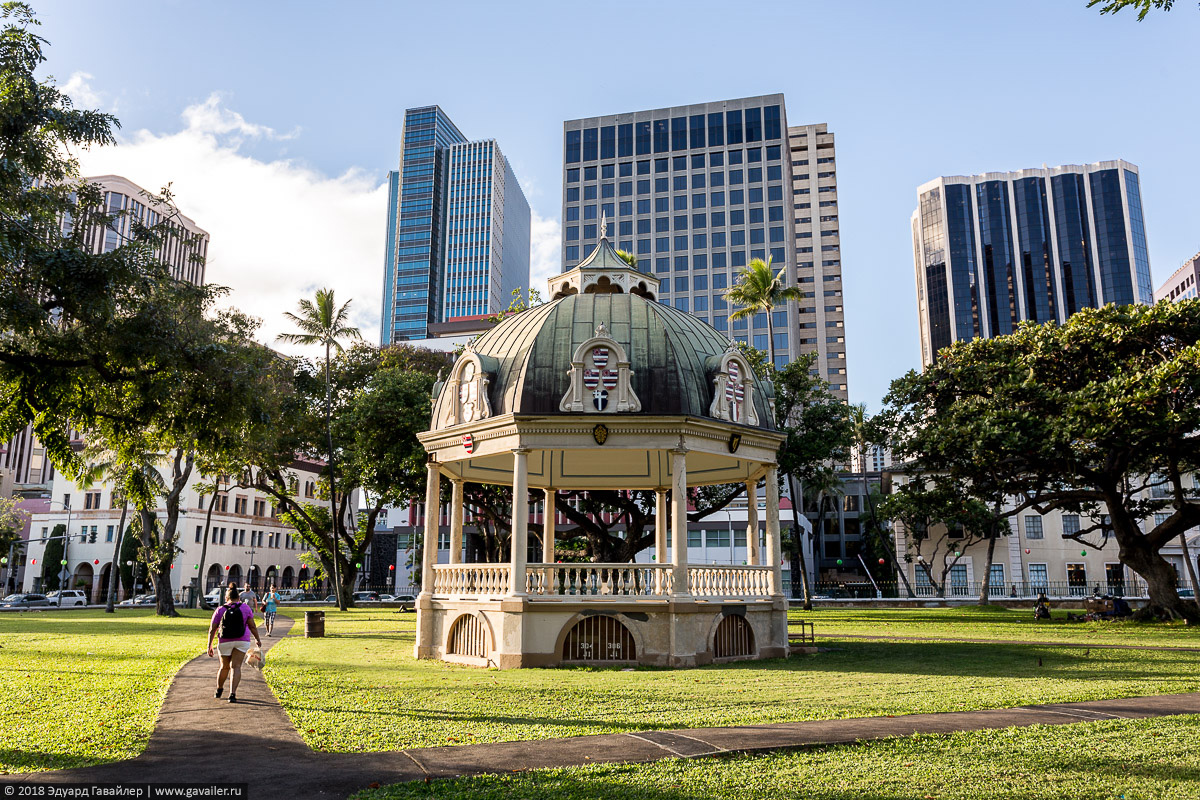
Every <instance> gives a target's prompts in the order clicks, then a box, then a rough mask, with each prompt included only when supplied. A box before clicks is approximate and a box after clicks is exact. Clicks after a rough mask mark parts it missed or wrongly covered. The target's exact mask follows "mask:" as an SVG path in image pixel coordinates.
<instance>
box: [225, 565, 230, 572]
mask: <svg viewBox="0 0 1200 800" xmlns="http://www.w3.org/2000/svg"><path fill="white" fill-rule="evenodd" d="M225 571H226V572H229V565H228V564H226V565H225Z"/></svg>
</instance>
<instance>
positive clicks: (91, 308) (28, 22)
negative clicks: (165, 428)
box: [0, 3, 216, 477]
mask: <svg viewBox="0 0 1200 800" xmlns="http://www.w3.org/2000/svg"><path fill="white" fill-rule="evenodd" d="M0 17H2V18H3V19H5V20H6V21H7V24H6V25H5V27H4V30H3V32H2V34H0V86H2V89H3V91H0V118H3V119H4V121H5V122H4V130H3V133H2V134H0V161H2V162H3V164H4V165H5V167H4V169H3V170H0V242H3V243H4V246H3V248H0V331H3V332H4V336H3V337H2V338H0V438H7V437H8V436H10V435H11V434H12V433H14V432H15V431H17V430H19V429H20V428H22V427H24V426H25V425H27V424H30V423H32V425H33V428H34V432H35V434H36V435H37V437H38V439H39V440H40V441H41V442H42V444H43V445H44V446H45V447H46V450H47V453H48V455H49V457H50V458H51V460H52V461H53V462H54V463H55V465H56V466H58V467H59V468H60V469H62V470H63V471H64V473H66V474H67V475H68V476H69V477H75V476H76V475H77V473H78V470H79V469H80V468H81V466H82V465H81V464H80V463H79V457H78V454H76V453H75V452H74V451H73V450H72V448H71V438H72V437H71V432H72V431H87V430H88V429H90V428H91V427H93V425H94V424H95V423H96V422H97V421H98V420H106V421H107V424H108V426H109V427H110V428H111V429H114V430H119V431H120V432H122V433H126V432H137V431H138V430H140V429H141V428H142V427H143V426H144V422H145V417H146V415H147V414H148V413H151V412H152V411H153V410H154V409H155V407H156V406H157V404H158V403H159V402H160V401H161V400H162V397H163V394H162V392H163V391H164V389H163V385H164V383H166V382H165V381H163V380H162V375H163V372H164V369H165V367H166V366H167V365H174V364H176V363H177V361H176V358H177V357H178V356H179V355H180V353H179V347H178V344H177V343H176V342H175V341H174V331H173V330H172V329H171V326H170V325H169V324H164V323H166V322H167V321H169V318H170V316H171V313H170V312H171V311H172V310H174V309H176V308H178V307H180V306H188V305H194V304H195V303H197V302H200V301H201V300H202V299H203V298H206V297H211V296H214V295H215V294H216V290H215V289H212V288H207V287H196V286H190V285H186V284H179V283H177V282H175V281H173V280H172V279H171V276H170V273H169V271H168V269H167V267H166V266H165V265H164V264H163V263H162V259H161V257H160V248H161V246H162V245H163V243H164V242H166V241H167V240H168V239H172V240H173V241H175V242H178V244H179V246H180V247H183V248H185V249H186V250H188V251H191V252H197V251H196V249H195V239H194V238H189V237H187V236H186V235H183V234H181V230H182V229H181V227H180V226H179V225H178V224H176V223H175V220H174V217H173V216H172V215H171V214H164V215H163V218H162V219H161V220H160V221H159V222H158V223H156V224H155V225H153V226H147V225H144V224H142V222H141V221H140V220H137V219H131V221H130V223H131V224H130V225H129V226H128V227H129V229H130V231H131V232H130V233H129V234H128V235H127V236H126V237H125V239H123V240H122V241H121V243H120V246H118V247H117V248H116V249H114V250H112V251H110V252H107V253H95V252H93V251H92V248H91V247H90V242H89V241H87V239H88V237H89V236H91V235H92V234H93V233H94V231H95V230H96V229H97V228H100V229H104V228H105V227H109V228H111V229H114V230H116V229H125V228H126V227H127V226H125V225H118V224H117V223H118V222H119V221H120V220H119V219H118V218H119V217H121V216H125V215H127V214H129V213H130V212H125V211H123V212H119V213H117V214H109V213H108V212H107V211H106V209H105V208H104V207H103V202H102V200H103V198H102V196H101V194H100V191H99V189H98V188H97V187H96V186H94V185H92V184H89V183H87V182H86V181H84V180H83V179H82V178H81V177H80V174H79V165H78V162H77V160H76V158H75V156H74V154H75V153H77V152H78V151H79V150H83V149H88V148H90V147H93V146H104V145H109V144H112V143H113V142H114V141H115V139H114V136H113V130H114V129H115V128H116V127H117V126H118V123H117V121H116V119H115V118H114V117H112V116H111V115H109V114H103V113H99V112H95V111H87V110H80V109H76V108H74V107H73V105H72V103H71V100H70V99H69V98H68V97H67V96H66V95H65V94H63V93H62V92H61V91H59V90H58V88H57V87H56V86H55V85H54V84H53V81H52V80H47V81H44V82H39V81H38V80H37V78H36V76H35V71H36V70H38V69H39V67H40V66H41V64H42V63H43V62H44V61H45V54H44V51H43V48H44V45H45V44H46V41H45V39H43V38H41V37H40V36H37V35H36V34H35V33H34V32H33V30H34V28H35V27H36V26H37V25H38V22H37V20H36V19H35V18H34V15H33V12H32V10H31V9H30V8H29V6H28V5H26V4H24V3H6V4H5V5H4V6H3V7H2V11H0ZM165 199H166V200H168V201H169V197H168V198H165ZM196 257H197V258H199V256H198V255H197V256H196ZM186 355H188V356H191V357H195V356H197V355H198V354H196V353H188V354H186Z"/></svg>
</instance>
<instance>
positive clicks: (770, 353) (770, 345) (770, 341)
mask: <svg viewBox="0 0 1200 800" xmlns="http://www.w3.org/2000/svg"><path fill="white" fill-rule="evenodd" d="M771 314H772V309H771V308H770V307H768V308H767V357H768V358H769V359H771V369H775V321H774V320H772V319H771ZM770 374H771V373H769V372H768V373H767V375H770ZM763 377H764V378H766V377H767V376H766V375H764V376H763Z"/></svg>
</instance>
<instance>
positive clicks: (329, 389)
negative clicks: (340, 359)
mask: <svg viewBox="0 0 1200 800" xmlns="http://www.w3.org/2000/svg"><path fill="white" fill-rule="evenodd" d="M329 347H330V343H329V342H326V343H325V437H326V440H327V442H328V444H329V533H330V538H331V539H332V540H333V585H334V586H335V587H338V591H337V598H338V610H339V611H345V610H346V596H345V592H343V591H342V590H341V586H342V582H341V580H340V579H339V578H338V561H339V560H340V559H339V557H338V556H339V554H340V553H341V551H342V542H341V539H340V538H339V537H338V511H337V482H336V471H335V463H334V456H333V384H331V383H330V382H329ZM440 511H441V509H434V511H433V513H439V512H440ZM425 513H426V514H428V513H430V510H429V509H428V508H427V509H425Z"/></svg>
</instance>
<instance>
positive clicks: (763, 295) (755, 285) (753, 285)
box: [725, 257, 804, 367]
mask: <svg viewBox="0 0 1200 800" xmlns="http://www.w3.org/2000/svg"><path fill="white" fill-rule="evenodd" d="M786 269H787V268H786V267H785V268H784V269H781V270H779V273H778V274H776V273H775V271H774V270H773V269H771V259H770V257H768V258H767V260H766V261H763V260H762V259H761V258H753V259H750V265H749V266H747V267H746V268H745V269H743V270H742V272H741V274H740V275H739V276H738V280H737V283H735V284H734V285H733V286H731V287H729V290H728V291H726V292H725V299H726V300H728V301H729V302H730V303H733V304H734V305H738V306H741V308H739V309H738V310H737V311H734V312H733V313H732V314H730V315H729V319H730V321H731V322H732V321H733V320H740V319H748V318H750V317H753V316H754V315H755V314H760V313H766V315H767V354H768V355H769V356H770V359H771V366H772V367H774V366H775V320H774V319H772V314H771V312H773V311H774V310H775V307H776V306H780V305H783V304H784V303H786V302H787V301H788V300H799V299H800V298H801V297H803V296H804V293H803V292H802V291H800V289H798V288H796V287H795V286H790V287H789V286H784V285H783V273H784V272H785V270H786Z"/></svg>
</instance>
